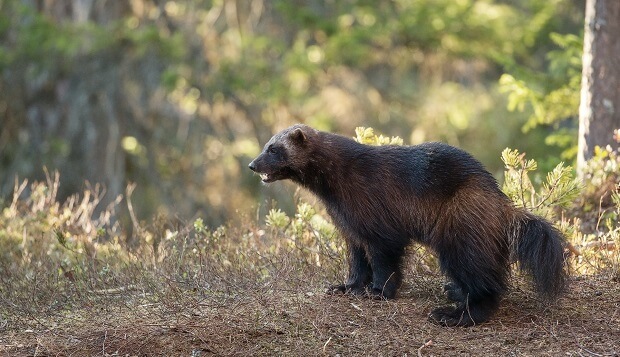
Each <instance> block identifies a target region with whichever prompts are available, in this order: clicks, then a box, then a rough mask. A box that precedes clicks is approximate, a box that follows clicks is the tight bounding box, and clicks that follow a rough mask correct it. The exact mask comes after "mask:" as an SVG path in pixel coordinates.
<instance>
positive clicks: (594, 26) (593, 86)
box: [577, 0, 620, 172]
mask: <svg viewBox="0 0 620 357" xmlns="http://www.w3.org/2000/svg"><path fill="white" fill-rule="evenodd" d="M618 36H620V1H618V0H587V2H586V18H585V37H584V45H583V72H582V82H581V104H580V107H579V144H578V145H579V152H578V157H577V169H578V171H579V172H582V171H583V168H584V165H585V163H586V161H587V160H588V159H590V158H592V156H593V155H594V148H595V147H596V146H600V147H605V146H607V145H611V146H612V147H613V148H617V147H618V143H617V142H616V141H614V139H613V131H614V129H620V37H618Z"/></svg>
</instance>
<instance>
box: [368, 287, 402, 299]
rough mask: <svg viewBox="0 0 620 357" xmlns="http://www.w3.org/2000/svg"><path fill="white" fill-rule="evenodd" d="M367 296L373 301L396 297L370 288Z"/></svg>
mask: <svg viewBox="0 0 620 357" xmlns="http://www.w3.org/2000/svg"><path fill="white" fill-rule="evenodd" d="M367 296H368V297H369V298H370V299H373V300H389V299H393V298H394V297H396V293H395V292H391V291H387V290H383V289H378V288H370V289H369V290H368V294H367Z"/></svg>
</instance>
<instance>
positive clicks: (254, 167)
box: [248, 161, 256, 171]
mask: <svg viewBox="0 0 620 357" xmlns="http://www.w3.org/2000/svg"><path fill="white" fill-rule="evenodd" d="M248 167H249V168H250V170H252V171H256V164H255V163H254V161H252V162H250V164H249V165H248Z"/></svg>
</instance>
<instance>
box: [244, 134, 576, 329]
mask: <svg viewBox="0 0 620 357" xmlns="http://www.w3.org/2000/svg"><path fill="white" fill-rule="evenodd" d="M249 167H250V169H252V170H253V171H255V172H257V173H261V174H262V175H261V177H262V178H263V181H264V182H273V181H276V180H282V179H290V180H292V181H294V182H296V183H298V184H300V185H302V186H304V187H306V188H307V189H309V190H310V191H312V192H314V193H315V194H316V195H317V196H318V197H320V198H321V200H322V201H323V202H324V204H325V206H326V208H327V211H328V212H329V214H330V216H331V217H332V219H333V221H334V223H335V224H336V226H337V227H338V229H339V231H340V232H341V234H342V235H343V236H344V238H345V239H346V242H347V248H348V254H349V277H348V279H347V281H346V282H345V283H344V284H342V285H336V286H333V287H331V288H330V291H331V292H340V293H346V294H354V295H368V296H370V297H374V298H388V299H389V298H394V297H395V296H396V292H397V290H398V288H399V286H400V285H401V282H402V267H401V265H402V263H403V257H404V255H405V248H406V247H407V245H409V244H410V243H411V242H412V241H415V242H419V243H421V244H424V245H426V246H428V247H430V248H432V249H433V250H434V251H435V252H436V253H437V255H438V257H439V263H440V267H441V270H442V272H443V273H445V274H446V275H447V276H448V277H449V278H450V280H451V282H450V283H448V284H446V286H445V290H446V294H447V296H448V298H450V299H451V300H453V301H454V302H455V305H454V306H446V307H440V308H437V309H435V310H433V311H432V312H431V315H430V318H431V320H433V321H435V322H437V323H440V324H442V325H446V326H469V325H473V324H476V323H480V322H484V321H486V320H488V319H489V318H490V317H491V316H492V314H493V313H494V312H495V311H496V310H497V307H498V305H499V302H500V299H501V296H502V294H503V293H504V292H505V291H506V288H507V284H508V283H507V281H508V277H509V274H510V263H511V262H512V261H514V260H518V261H519V262H520V267H521V268H522V269H523V270H525V271H526V272H528V273H530V274H531V275H532V277H533V281H534V286H535V287H536V289H537V290H538V291H539V292H540V293H541V294H542V295H543V296H544V297H547V298H554V297H556V296H558V295H559V293H560V292H561V291H562V290H563V288H564V285H565V272H564V269H563V265H564V260H563V237H562V235H561V234H560V233H559V231H557V230H556V229H555V228H554V227H553V226H552V225H551V224H549V223H548V222H547V221H545V220H543V219H542V218H540V217H537V216H534V215H532V214H530V213H528V212H526V211H523V210H520V209H517V208H515V207H514V206H513V204H512V202H511V201H510V199H508V197H506V195H504V193H502V191H501V190H500V189H499V187H498V185H497V182H496V181H495V179H494V178H493V176H492V175H491V174H490V173H489V172H488V171H486V170H485V169H484V167H483V166H482V164H480V163H479V162H478V161H477V160H476V159H474V158H473V157H472V156H471V155H469V154H467V153H466V152H464V151H462V150H460V149H457V148H455V147H452V146H449V145H446V144H441V143H425V144H422V145H416V146H380V147H377V146H368V145H362V144H359V143H357V142H355V141H354V140H352V139H350V138H346V137H343V136H339V135H335V134H330V133H325V132H320V131H317V130H314V129H312V128H310V127H308V126H305V125H295V126H293V127H290V128H288V129H285V130H284V131H282V132H280V133H278V134H276V135H275V136H274V137H273V138H271V140H270V141H269V142H268V143H267V144H266V145H265V148H264V150H263V152H262V153H261V154H260V155H259V156H258V157H257V158H256V159H255V160H254V161H252V163H250V165H249Z"/></svg>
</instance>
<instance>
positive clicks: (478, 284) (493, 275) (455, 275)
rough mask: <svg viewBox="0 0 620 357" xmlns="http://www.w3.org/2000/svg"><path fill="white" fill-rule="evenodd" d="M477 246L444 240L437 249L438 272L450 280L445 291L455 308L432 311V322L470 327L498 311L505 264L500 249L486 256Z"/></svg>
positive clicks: (465, 239) (470, 241)
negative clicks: (439, 267) (440, 271)
mask: <svg viewBox="0 0 620 357" xmlns="http://www.w3.org/2000/svg"><path fill="white" fill-rule="evenodd" d="M452 237H454V236H452ZM446 243H449V244H446ZM480 244H481V243H480V241H477V239H476V238H473V237H458V238H457V239H453V240H452V241H448V240H447V239H444V245H439V246H438V247H437V248H438V249H437V252H438V253H439V263H440V266H441V270H442V271H443V272H444V273H445V274H446V275H447V276H448V277H449V278H450V279H451V283H448V284H447V285H446V287H444V289H445V291H446V295H447V296H448V298H449V299H451V300H453V301H455V302H456V304H455V305H451V306H443V307H439V308H436V309H434V310H433V311H432V312H431V314H430V316H429V318H430V319H431V321H433V322H436V323H439V324H441V325H443V326H472V325H475V324H478V323H482V322H485V321H487V320H488V319H489V318H490V317H491V316H492V315H493V314H494V313H495V311H497V308H498V307H499V302H500V299H501V296H502V294H503V293H504V291H505V289H506V280H507V275H508V262H507V261H506V255H505V254H503V253H504V252H503V251H502V250H501V249H500V248H501V247H498V251H496V252H492V251H491V252H489V251H490V250H488V251H484V249H480V248H481V247H480ZM487 248H488V247H487Z"/></svg>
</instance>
